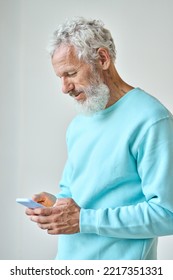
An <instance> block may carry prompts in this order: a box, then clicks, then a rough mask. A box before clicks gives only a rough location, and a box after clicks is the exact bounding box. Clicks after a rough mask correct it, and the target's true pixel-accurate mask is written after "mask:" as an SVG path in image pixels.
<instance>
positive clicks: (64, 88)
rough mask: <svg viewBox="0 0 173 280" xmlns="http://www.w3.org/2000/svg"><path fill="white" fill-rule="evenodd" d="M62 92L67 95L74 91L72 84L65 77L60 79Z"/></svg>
mask: <svg viewBox="0 0 173 280" xmlns="http://www.w3.org/2000/svg"><path fill="white" fill-rule="evenodd" d="M61 82H62V92H63V93H69V92H70V91H72V90H73V89H74V84H73V83H72V82H70V81H69V80H68V78H67V77H62V79H61Z"/></svg>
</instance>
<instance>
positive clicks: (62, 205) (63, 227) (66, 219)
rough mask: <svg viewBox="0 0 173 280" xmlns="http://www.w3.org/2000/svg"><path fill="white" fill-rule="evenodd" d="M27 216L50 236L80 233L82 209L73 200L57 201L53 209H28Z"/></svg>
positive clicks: (62, 199) (63, 199)
mask: <svg viewBox="0 0 173 280" xmlns="http://www.w3.org/2000/svg"><path fill="white" fill-rule="evenodd" d="M26 214H27V215H29V216H30V219H31V221H33V222H36V223H37V224H38V226H39V227H40V228H41V229H44V230H47V232H48V233H49V234H72V233H77V232H79V215H80V207H79V206H78V205H77V204H76V203H75V201H74V200H73V199H71V198H61V199H57V201H56V203H55V204H54V206H53V207H48V208H36V209H29V208H27V210H26Z"/></svg>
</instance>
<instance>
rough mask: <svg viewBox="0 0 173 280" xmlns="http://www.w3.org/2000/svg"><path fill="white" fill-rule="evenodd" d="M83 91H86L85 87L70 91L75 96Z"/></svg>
mask: <svg viewBox="0 0 173 280" xmlns="http://www.w3.org/2000/svg"><path fill="white" fill-rule="evenodd" d="M81 92H85V90H84V89H80V90H72V91H69V95H70V96H72V97H73V96H77V95H79V94H80V93H81Z"/></svg>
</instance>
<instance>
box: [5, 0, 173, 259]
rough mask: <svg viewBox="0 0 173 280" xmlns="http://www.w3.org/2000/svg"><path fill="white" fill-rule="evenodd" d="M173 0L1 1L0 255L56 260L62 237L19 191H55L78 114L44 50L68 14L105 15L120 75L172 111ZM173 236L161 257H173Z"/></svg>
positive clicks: (165, 240)
mask: <svg viewBox="0 0 173 280" xmlns="http://www.w3.org/2000/svg"><path fill="white" fill-rule="evenodd" d="M172 15H173V1H172V0H164V1H163V0H145V1H143V0H131V1H129V0H107V1H105V0H95V1H93V0H73V1H70V0H69V1H60V0H15V1H14V0H0V40H1V41H0V42H1V43H0V50H1V51H0V57H1V58H0V79H1V82H0V190H1V210H0V227H1V230H0V259H52V258H54V256H55V253H56V250H57V237H56V236H49V235H47V234H46V233H45V232H43V231H41V230H40V229H38V228H37V227H36V225H35V224H33V223H31V222H30V221H29V220H28V218H27V217H26V216H25V214H24V207H22V206H20V205H16V202H15V199H16V197H22V196H23V197H27V196H28V197H30V196H32V194H33V193H37V192H40V191H42V190H44V191H49V192H52V193H56V192H57V191H58V181H59V179H60V176H61V172H62V169H63V165H64V162H65V159H66V147H65V131H66V127H67V125H68V123H69V121H70V120H71V118H72V117H73V115H74V108H73V104H72V102H71V100H70V98H68V97H66V96H63V95H62V94H61V89H60V85H59V84H58V81H57V79H56V77H55V75H54V73H53V70H52V68H51V63H50V59H49V56H48V55H47V53H46V51H45V49H46V45H47V42H48V41H49V38H50V35H51V34H52V32H53V31H54V30H55V29H56V26H57V25H58V24H59V23H61V22H62V21H64V19H65V18H67V17H72V16H84V17H87V18H99V19H102V20H103V22H104V23H105V24H106V26H107V28H109V29H110V30H111V31H112V35H113V37H114V39H115V43H116V46H117V69H118V70H119V73H120V74H121V76H122V78H123V79H124V80H126V81H127V82H128V83H130V84H132V85H133V86H140V87H141V88H143V89H145V90H147V91H149V92H150V93H151V94H153V95H154V96H156V97H157V98H159V99H160V100H161V101H162V102H163V103H164V104H165V105H166V106H167V107H168V108H169V109H170V110H171V111H172V112H173V97H172V73H173V51H172V50H173V28H172V26H173V16H172ZM172 248H173V237H172V236H170V237H162V238H160V241H159V259H173V250H172Z"/></svg>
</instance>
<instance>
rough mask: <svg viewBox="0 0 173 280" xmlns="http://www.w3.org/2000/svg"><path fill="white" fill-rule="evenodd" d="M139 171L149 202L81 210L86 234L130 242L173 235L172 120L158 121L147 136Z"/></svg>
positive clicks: (83, 230) (139, 158)
mask: <svg viewBox="0 0 173 280" xmlns="http://www.w3.org/2000/svg"><path fill="white" fill-rule="evenodd" d="M137 171H138V174H139V176H140V178H141V188H142V192H143V194H144V196H145V200H144V201H143V202H140V203H138V204H136V205H127V206H122V207H116V208H114V209H113V208H107V209H97V210H93V209H81V212H80V231H81V232H82V233H95V234H98V235H102V236H109V237H117V238H130V239H133V238H135V239H136V238H138V239H141V238H142V239H144V238H153V237H156V236H163V235H172V234H173V119H172V117H167V118H164V119H161V120H159V121H157V122H156V123H154V124H153V125H152V126H150V128H149V129H148V130H147V132H146V133H145V135H144V136H143V138H142V140H141V142H140V144H139V146H138V151H137Z"/></svg>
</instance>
